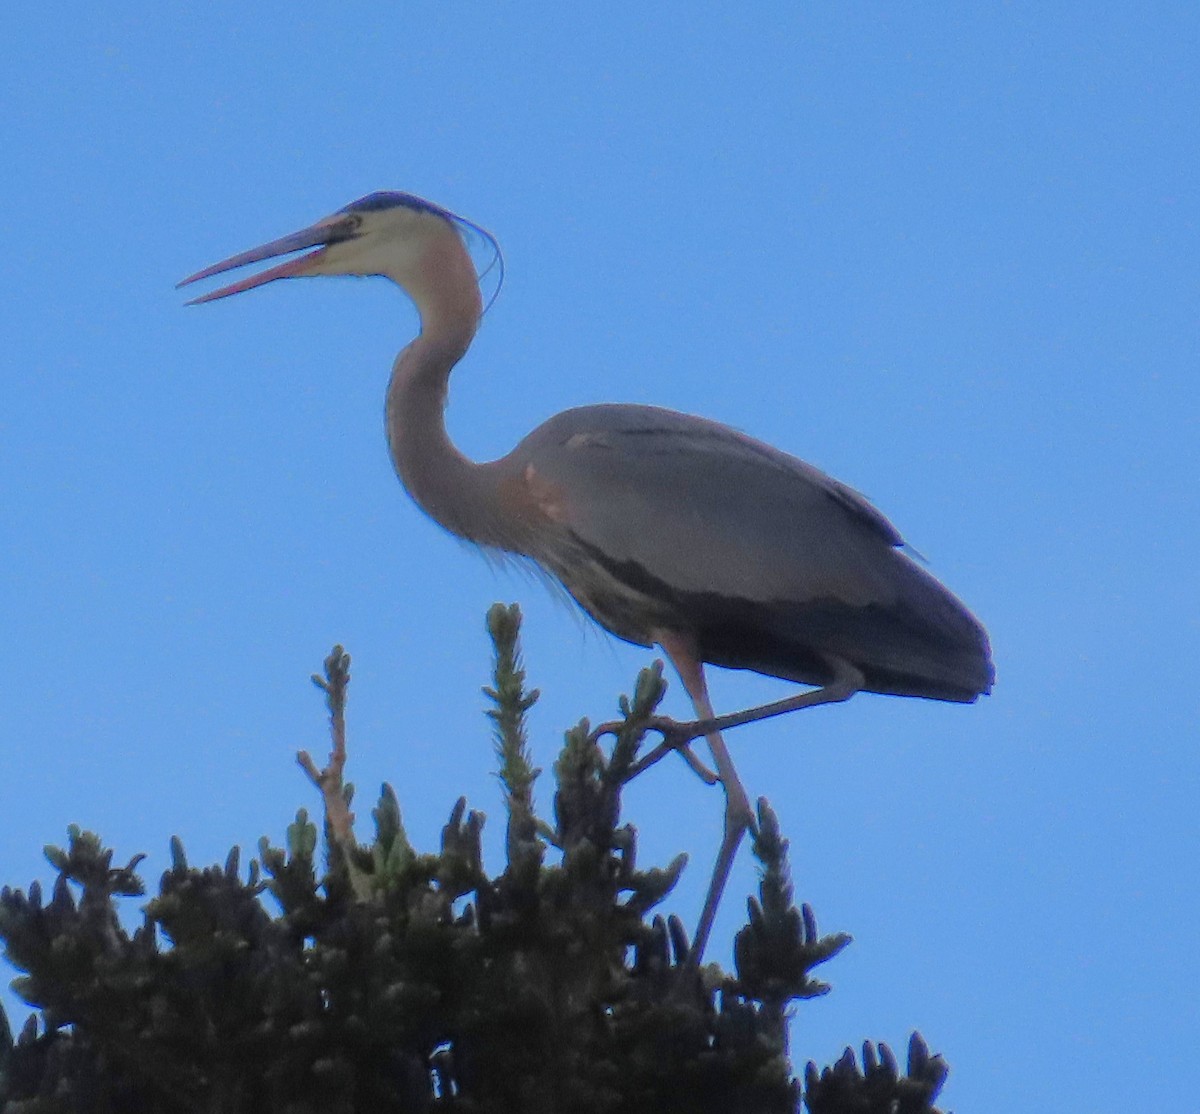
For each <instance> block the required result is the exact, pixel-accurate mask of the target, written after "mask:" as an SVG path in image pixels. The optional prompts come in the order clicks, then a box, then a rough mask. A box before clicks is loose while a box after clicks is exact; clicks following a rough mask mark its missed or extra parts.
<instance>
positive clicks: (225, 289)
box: [175, 217, 354, 306]
mask: <svg viewBox="0 0 1200 1114" xmlns="http://www.w3.org/2000/svg"><path fill="white" fill-rule="evenodd" d="M353 235H354V232H353V229H352V226H351V224H350V223H349V222H348V221H347V220H346V219H345V218H344V217H336V218H333V217H331V218H328V219H327V220H323V221H318V222H317V223H316V224H314V225H312V226H311V227H309V228H304V229H301V230H300V231H299V232H293V233H292V234H291V235H290V236H283V237H281V238H280V239H278V240H272V241H271V242H270V243H269V244H260V245H259V246H258V247H256V248H251V249H250V250H249V251H243V252H241V253H240V254H238V255H231V256H230V257H229V258H228V259H223V260H221V262H220V263H214V264H213V265H212V266H211V267H205V268H204V270H203V271H197V272H196V273H195V274H194V275H189V276H188V277H187V278H185V279H184V280H183V281H182V282H181V283H178V284H177V285H176V287H175V289H176V290H178V289H179V288H180V287H182V286H187V285H188V284H189V283H192V282H199V281H200V280H201V279H206V278H209V277H210V276H212V275H219V274H221V273H222V272H223V271H232V270H233V269H234V268H236V267H244V266H246V264H247V263H258V262H260V261H262V260H263V259H273V258H274V257H275V256H277V255H290V254H291V253H292V252H294V251H303V250H304V249H305V248H313V247H315V248H317V249H318V250H317V251H310V252H309V253H308V254H307V255H301V256H297V257H296V258H295V259H289V260H288V261H287V262H286V263H280V264H279V265H278V266H276V267H271V268H269V269H267V270H265V271H261V272H260V273H259V274H257V275H250V276H249V277H248V278H244V279H241V280H240V281H238V282H234V283H230V285H229V286H222V287H221V288H220V289H218V290H213V291H212V292H211V293H208V294H201V295H200V297H198V298H192V299H191V300H190V301H188V302H186V303H185V305H189V306H195V305H199V304H200V303H201V302H214V301H216V300H217V299H218V298H228V297H229V295H230V294H240V293H241V292H242V291H243V290H252V289H253V288H254V287H256V286H262V285H264V284H265V283H268V282H274V281H275V280H276V279H281V278H300V277H302V276H304V275H307V274H311V273H313V267H314V265H315V264H316V262H317V261H318V260H319V259H320V258H321V257H322V256H323V255H324V254H325V248H326V247H327V246H328V245H330V244H336V243H340V242H341V241H343V240H349V239H351V238H352V237H353Z"/></svg>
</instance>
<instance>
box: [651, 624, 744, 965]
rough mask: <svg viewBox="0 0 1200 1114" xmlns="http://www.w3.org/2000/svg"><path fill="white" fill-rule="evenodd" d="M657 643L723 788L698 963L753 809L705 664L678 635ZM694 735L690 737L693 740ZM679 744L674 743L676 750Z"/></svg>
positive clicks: (694, 951)
mask: <svg viewBox="0 0 1200 1114" xmlns="http://www.w3.org/2000/svg"><path fill="white" fill-rule="evenodd" d="M658 644H659V645H660V646H661V647H662V648H663V650H664V651H665V652H666V654H667V657H669V658H670V659H671V664H672V665H674V666H675V670H676V672H677V673H678V674H679V679H680V680H681V681H682V682H683V687H684V688H685V689H687V691H688V695H689V696H690V697H691V698H692V706H693V707H694V708H695V709H696V715H697V716H699V717H700V718H699V719H698V720H697V723H698V724H700V725H701V726H703V727H705V728H706V730H704V731H702V732H698V734H703V735H704V738H705V741H706V742H707V743H708V749H709V750H710V751H711V753H712V757H713V763H714V764H715V765H716V767H717V777H718V778H719V779H720V782H721V785H722V786H723V787H724V789H725V834H724V837H723V838H722V840H721V848H720V850H719V851H718V852H717V861H716V864H715V866H714V867H713V874H712V880H711V881H710V882H709V884H708V893H707V895H706V896H705V898H704V908H703V910H701V913H700V923H699V924H698V925H697V926H696V935H695V937H694V938H693V940H692V947H691V951H690V953H689V955H688V961H689V962H690V963H693V964H699V963H700V960H701V959H702V958H703V956H704V948H705V946H706V945H707V943H708V937H709V934H710V933H711V932H712V926H713V920H714V919H715V918H716V915H717V906H718V905H720V903H721V895H722V894H723V893H724V892H725V883H726V882H727V881H728V880H729V871H730V868H731V867H732V866H733V860H734V858H735V857H736V856H737V850H738V847H739V846H740V844H741V842H742V837H743V836H745V834H746V832H747V831H749V830H751V829H752V828H754V826H755V821H754V810H753V808H751V806H750V798H749V797H748V796H747V795H746V790H745V787H744V786H743V785H742V782H741V779H740V778H739V777H738V775H737V770H736V769H735V768H734V765H733V759H732V757H731V756H730V754H729V750H728V748H727V747H726V746H725V740H724V739H722V738H721V729H720V727H718V726H716V724H717V722H718V720H717V717H716V716H715V715H714V714H713V708H712V703H711V701H710V700H709V698H708V685H707V684H706V683H705V680H704V665H703V663H702V662H701V661H700V660H699V658H698V657H697V656H696V652H695V649H694V648H693V647H692V645H691V644H690V641H689V640H688V639H686V638H683V637H681V636H679V635H674V634H666V633H661V634H660V637H659V638H658ZM694 737H695V736H693V738H694ZM681 745H682V744H681V743H679V742H676V743H674V746H676V747H679V746H681Z"/></svg>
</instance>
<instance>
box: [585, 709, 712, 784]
mask: <svg viewBox="0 0 1200 1114" xmlns="http://www.w3.org/2000/svg"><path fill="white" fill-rule="evenodd" d="M696 722H700V721H696ZM625 726H626V724H625V723H623V722H621V721H620V720H613V721H612V722H610V723H602V724H600V726H599V727H597V728H596V729H595V730H594V731H593V732H592V734H591V738H592V739H593V740H595V739H600V738H602V737H603V736H605V735H617V734H619V733H620V732H621V730H622V729H624V728H625ZM645 726H646V730H647V731H655V732H657V733H658V734H659V735H661V736H662V742H661V743H659V744H658V746H656V747H654V748H653V749H652V750H650V751H649V752H647V753H646V754H644V755H643V756H642V757H641V758H639V759H638V760H637V761H636V762H635V763H634V764H633V765H632V766H631V767H630V768H629V771H628V772H627V773H626V775H625V780H626V781H627V782H628V781H632V780H633V779H634V778H635V777H637V776H638V774H640V773H642V772H643V771H644V770H648V769H649V768H650V767H651V766H653V765H655V764H656V763H658V762H660V761H662V759H664V758H665V757H666V756H667V755H668V754H671V753H672V752H676V751H677V752H678V753H679V756H680V758H682V759H683V760H684V762H686V763H687V765H688V769H690V770H691V771H692V773H694V774H695V775H696V776H697V777H698V778H699V779H700V780H701V781H702V782H704V784H705V785H716V784H717V783H718V782H719V781H720V780H721V779H720V777H718V776H717V774H715V773H714V772H713V771H712V770H710V769H709V768H708V767H707V766H706V765H705V764H704V763H703V762H701V761H700V759H699V758H697V757H696V753H695V751H693V750H692V746H691V744H692V743H693V741H694V740H695V739H697V738H698V737H699V735H698V734H697V733H696V732H695V731H693V730H692V727H693V726H694V724H693V723H679V722H678V721H676V720H673V719H671V718H670V717H669V716H653V717H652V718H651V719H649V720H647V721H646V725H645ZM701 734H702V733H701Z"/></svg>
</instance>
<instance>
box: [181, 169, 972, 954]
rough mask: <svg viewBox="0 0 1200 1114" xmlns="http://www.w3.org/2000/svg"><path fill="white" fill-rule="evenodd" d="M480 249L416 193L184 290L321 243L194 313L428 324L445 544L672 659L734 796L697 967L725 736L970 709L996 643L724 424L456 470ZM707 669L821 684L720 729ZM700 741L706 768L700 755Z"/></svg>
mask: <svg viewBox="0 0 1200 1114" xmlns="http://www.w3.org/2000/svg"><path fill="white" fill-rule="evenodd" d="M468 241H474V242H476V243H482V244H483V245H484V246H485V247H486V248H487V249H488V252H489V254H490V255H491V256H492V260H491V263H492V264H498V263H499V262H500V252H499V247H498V246H497V244H496V242H495V240H494V238H493V237H492V236H491V235H490V234H488V233H486V232H484V231H483V230H482V229H480V228H478V227H477V226H476V225H473V224H471V223H470V222H468V221H465V220H463V219H462V218H461V217H458V216H455V215H454V214H453V213H451V212H449V211H447V210H445V209H443V208H441V207H440V206H437V205H434V204H432V203H430V202H428V201H424V200H422V199H421V198H418V197H414V196H412V195H411V194H406V193H395V192H383V193H373V194H370V195H368V196H367V197H364V198H361V199H360V200H358V201H355V202H352V203H351V204H350V205H347V206H346V207H345V208H344V209H340V210H339V211H338V212H336V213H334V214H333V215H331V216H328V217H325V218H324V219H322V220H319V221H317V223H316V224H314V225H312V226H310V227H308V228H305V229H303V230H301V231H299V232H295V233H292V234H291V235H290V236H284V237H283V238H282V239H279V240H273V241H271V242H270V243H268V244H263V245H262V246H260V247H257V248H252V249H250V250H249V251H246V252H242V253H241V254H239V255H235V256H233V257H232V258H229V259H226V260H224V261H222V262H220V263H217V264H214V265H213V266H211V267H207V268H205V269H204V270H202V271H200V272H198V273H197V274H195V275H192V276H191V277H190V278H188V279H185V280H184V282H183V283H181V284H180V285H181V286H182V285H185V284H186V283H191V282H196V281H197V280H199V279H203V278H207V277H209V276H211V275H215V274H219V273H220V272H223V271H227V270H231V269H233V268H235V267H241V266H243V265H245V264H248V263H254V262H258V261H261V260H264V259H269V258H272V257H275V256H281V255H290V254H291V253H294V252H298V251H302V250H304V249H307V248H315V249H316V250H315V251H312V252H309V253H307V254H305V255H300V256H294V257H293V258H290V259H288V260H287V261H286V262H283V263H280V264H278V265H277V266H274V267H272V268H270V269H269V270H266V271H263V272H261V273H259V274H256V275H252V276H250V277H248V278H245V279H243V280H241V281H240V282H236V283H233V284H232V285H230V286H226V287H223V288H221V289H219V290H215V291H213V292H212V293H210V294H206V295H203V296H202V297H199V298H196V299H194V301H195V302H207V301H212V300H213V299H216V298H224V297H227V296H228V295H230V294H236V293H238V292H240V291H243V290H249V289H252V288H253V287H256V286H261V285H263V284H264V283H267V282H272V281H274V280H275V279H281V278H301V277H307V276H318V275H378V276H383V277H385V278H389V279H391V280H392V281H393V282H395V283H396V284H398V285H399V286H400V287H401V288H402V289H403V290H404V291H405V292H406V293H407V294H408V296H409V297H410V298H411V299H412V301H413V302H414V304H415V305H416V308H417V311H418V313H419V314H420V318H421V329H420V333H419V335H418V336H417V337H416V339H415V340H413V341H412V343H411V344H409V345H408V346H407V347H406V348H405V349H404V350H403V351H402V352H401V353H400V355H399V356H398V357H397V358H396V361H395V364H394V366H393V368H392V377H391V382H390V385H389V387H388V392H387V406H386V422H387V436H388V444H389V446H390V449H391V455H392V461H393V463H394V464H395V467H396V471H397V473H398V474H399V477H400V481H401V483H403V485H404V486H405V488H406V489H407V490H408V492H409V494H410V495H411V496H412V498H413V499H414V500H415V501H416V503H417V504H418V506H420V507H421V508H422V509H423V510H424V511H425V512H426V513H427V514H428V515H429V516H430V517H431V518H433V519H434V520H435V521H436V522H438V523H440V524H441V525H442V526H444V527H445V528H446V529H447V530H449V531H450V532H451V533H453V534H456V535H458V536H459V537H462V538H466V539H468V540H470V541H472V542H475V543H476V544H478V545H480V546H485V547H488V548H489V549H493V550H500V551H503V552H505V553H512V554H519V555H522V556H524V557H528V558H531V559H532V560H533V561H535V562H536V563H537V564H538V565H539V566H541V568H542V569H544V570H545V571H546V572H548V573H550V574H551V575H552V576H553V577H555V578H556V579H557V580H559V581H560V582H561V583H562V585H563V587H564V588H566V590H567V591H568V592H569V593H570V594H571V596H572V597H573V598H574V599H575V600H576V601H577V602H578V604H579V605H580V607H582V608H583V609H584V610H585V611H586V612H587V613H588V614H589V615H590V616H592V618H593V619H595V620H596V622H598V623H599V624H600V625H601V626H602V627H604V628H605V629H607V630H609V631H611V632H612V633H613V634H615V635H616V636H617V637H618V638H623V639H625V640H626V641H629V642H633V643H635V644H637V645H640V646H652V645H655V644H657V645H659V646H661V647H662V649H663V651H664V652H665V653H666V655H667V657H668V658H670V660H671V662H672V663H673V665H674V666H675V669H676V670H677V671H678V673H679V676H680V679H681V680H682V682H683V684H684V687H685V688H686V689H687V691H688V694H689V695H690V696H691V699H692V703H693V705H694V707H695V709H696V715H697V717H698V720H697V721H696V723H694V724H686V725H675V727H674V728H673V729H672V736H673V738H672V745H673V746H675V747H678V748H680V749H681V751H683V752H684V753H685V757H688V758H689V760H690V762H691V764H692V765H693V767H694V768H696V769H698V770H699V771H700V772H701V773H702V775H706V776H707V778H708V779H709V780H712V781H720V783H721V785H722V786H723V787H724V791H725V800H726V804H725V835H724V839H723V842H722V846H721V850H720V852H719V854H718V857H717V864H716V867H715V869H714V872H713V878H712V882H711V883H710V886H709V892H708V896H707V898H706V900H705V906H704V911H703V913H702V914H701V919H700V924H699V927H698V929H697V932H696V938H695V941H694V944H693V955H694V957H695V958H696V959H698V958H699V956H700V955H701V954H702V952H703V949H704V945H705V943H706V941H707V938H708V934H709V931H710V929H711V927H712V921H713V917H714V915H715V913H716V908H717V904H718V903H719V901H720V897H721V893H722V891H723V889H724V885H725V880H726V878H727V876H728V872H729V868H730V866H731V864H732V862H733V859H734V856H735V855H736V852H737V848H738V845H739V843H740V841H741V839H742V837H743V836H744V834H745V832H746V831H747V829H749V828H751V827H753V825H754V813H753V811H752V809H751V805H750V800H749V797H748V796H747V794H746V791H745V789H744V788H743V786H742V783H741V781H740V779H739V778H738V775H737V772H736V770H735V769H734V766H733V762H732V759H731V758H730V755H729V751H728V749H727V747H726V745H725V742H724V740H723V739H722V736H721V731H722V730H723V729H726V728H729V727H733V726H737V725H739V724H743V723H749V722H752V721H754V720H757V719H763V718H766V717H767V716H773V715H779V714H782V713H784V712H789V711H794V710H796V709H799V708H804V707H811V706H814V705H817V704H827V703H831V702H835V701H841V700H845V699H847V698H848V697H850V696H852V695H854V694H855V693H858V692H875V693H884V694H889V695H893V696H919V697H925V698H927V699H931V700H948V701H958V702H963V703H969V702H971V701H973V700H975V699H976V698H977V697H978V696H980V695H981V694H984V693H987V692H989V691H990V690H991V685H992V679H993V669H992V663H991V654H990V650H989V646H988V639H987V635H986V634H985V632H984V630H983V628H982V626H980V624H979V622H978V621H977V620H976V619H975V618H974V616H972V615H971V613H970V612H969V611H968V610H967V609H966V608H965V607H964V606H963V605H962V603H960V602H959V601H958V600H957V599H956V598H955V597H954V596H953V595H952V594H951V593H950V592H949V591H947V590H946V589H945V588H944V587H943V586H942V585H941V584H940V583H939V582H938V581H937V580H935V579H934V578H933V577H932V576H931V575H929V573H927V572H926V571H925V570H924V569H922V568H921V567H920V566H919V565H918V564H917V563H916V562H914V561H913V560H912V559H911V558H910V557H909V556H908V554H907V553H906V552H905V551H904V550H903V548H902V546H903V542H902V540H901V537H900V535H899V533H897V531H896V529H895V527H893V526H892V525H891V523H890V522H888V520H887V519H886V518H884V516H883V515H882V514H880V513H879V511H877V510H876V509H875V508H874V507H873V506H871V504H870V503H868V502H867V500H866V499H865V498H863V496H861V495H859V494H858V493H857V492H856V491H854V490H852V489H851V488H849V487H847V486H845V485H844V484H842V483H839V482H838V481H837V480H835V479H832V478H831V477H829V476H827V475H825V474H824V473H823V472H820V471H819V470H817V469H816V468H813V467H812V466H811V465H808V464H805V463H804V462H803V461H801V460H798V459H796V458H795V457H793V456H789V455H788V454H787V453H784V452H781V451H780V450H778V449H775V448H772V447H771V446H770V445H766V444H763V443H762V442H760V441H756V440H754V439H753V438H750V437H747V436H745V435H744V434H742V433H739V432H737V431H736V430H733V429H731V428H729V427H728V426H724V425H721V424H719V423H717V422H712V421H708V420H706V419H704V418H698V417H693V416H692V415H689V414H681V413H677V412H674V411H671V410H662V409H658V408H656V407H651V406H632V405H603V406H583V407H579V408H577V409H572V410H567V411H565V412H564V413H561V414H558V415H556V416H555V417H553V418H551V419H550V420H549V421H547V422H545V423H544V424H542V425H540V426H539V427H538V428H537V429H535V430H534V431H533V432H532V433H530V434H529V435H528V436H527V437H526V438H525V439H524V440H522V441H521V442H520V444H518V445H517V446H516V448H514V449H513V450H512V452H510V453H508V454H507V455H505V456H503V457H500V458H499V459H498V460H493V461H488V462H486V463H482V464H480V463H476V462H474V461H471V460H469V459H467V458H466V457H465V456H463V454H462V453H460V452H459V451H458V449H456V448H455V447H454V445H453V444H452V443H451V441H450V438H449V436H448V435H447V432H446V425H445V420H444V417H443V410H444V408H445V405H446V397H447V385H448V382H449V378H450V373H451V371H452V370H453V369H454V366H455V365H456V364H457V363H458V361H459V360H460V359H461V358H462V356H463V354H464V353H465V352H466V351H467V348H468V346H469V345H470V344H471V340H472V338H473V337H474V335H475V332H476V329H477V327H478V324H479V320H480V317H481V315H482V313H483V301H482V295H481V293H480V284H479V274H478V272H477V268H476V266H475V263H474V261H473V260H472V257H471V254H470V252H469V251H468V247H467V245H468ZM189 304H191V303H189ZM706 663H710V664H713V665H720V666H726V667H730V668H734V669H750V670H754V671H755V672H758V673H764V674H767V675H770V676H774V677H781V678H784V679H786V680H789V681H796V682H800V683H802V684H805V685H810V686H815V688H813V689H811V690H810V691H806V692H803V693H800V694H798V695H796V696H793V697H790V698H788V699H785V700H780V701H776V702H775V703H773V704H768V705H764V706H762V707H759V708H751V709H748V710H746V711H743V712H737V713H733V714H730V715H724V716H716V715H715V714H714V712H713V708H712V705H711V703H710V701H709V697H708V692H707V688H706V685H705V679H704V665H705V664H706ZM700 735H703V736H704V737H705V738H706V740H707V743H708V746H709V749H710V751H711V753H712V757H713V762H714V764H715V766H716V773H715V774H711V773H709V772H708V771H707V770H705V769H704V768H703V767H702V766H700V765H699V763H698V762H697V761H696V760H695V758H694V756H691V755H690V753H688V752H687V746H686V744H687V742H688V741H690V740H691V739H694V738H697V737H699V736H700Z"/></svg>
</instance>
